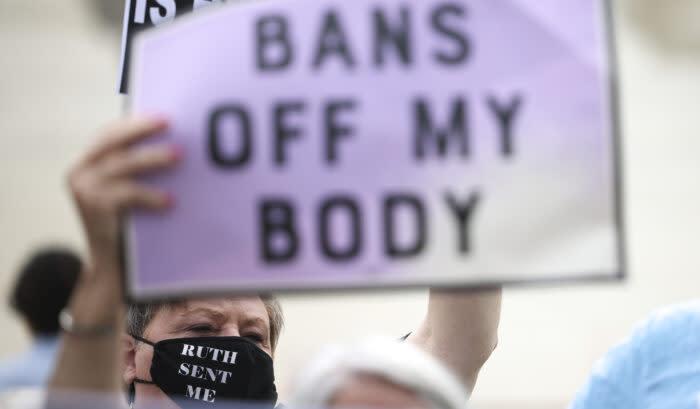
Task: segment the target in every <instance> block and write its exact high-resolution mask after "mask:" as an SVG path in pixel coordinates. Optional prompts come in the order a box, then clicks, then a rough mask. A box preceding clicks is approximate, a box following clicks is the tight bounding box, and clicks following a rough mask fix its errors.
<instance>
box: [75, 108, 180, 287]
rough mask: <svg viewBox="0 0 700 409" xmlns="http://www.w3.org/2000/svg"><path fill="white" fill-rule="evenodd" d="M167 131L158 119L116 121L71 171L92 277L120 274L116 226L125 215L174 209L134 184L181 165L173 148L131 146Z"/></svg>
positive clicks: (167, 200)
mask: <svg viewBox="0 0 700 409" xmlns="http://www.w3.org/2000/svg"><path fill="white" fill-rule="evenodd" d="M167 127H168V121H167V120H165V119H163V118H158V117H148V116H132V117H126V118H122V119H119V120H117V121H116V122H114V123H113V124H111V125H109V126H107V127H105V128H104V130H103V131H102V132H100V134H99V135H98V138H97V139H98V142H97V144H96V145H95V146H94V147H93V148H92V149H91V150H90V151H89V152H88V153H87V154H86V155H85V156H84V157H83V158H82V160H80V161H79V163H78V164H77V165H76V166H74V167H73V168H72V170H71V171H70V172H69V174H68V185H69V187H70V191H71V194H72V196H73V199H74V201H75V203H76V205H77V207H78V210H79V213H80V218H81V221H82V224H83V228H84V230H85V234H86V239H87V242H88V245H89V252H90V260H89V262H90V263H91V264H92V268H91V270H93V271H92V272H93V273H99V271H100V270H103V269H112V268H114V269H117V270H118V269H119V267H118V266H119V241H118V240H119V222H120V218H121V216H122V214H123V213H124V212H125V211H127V210H130V209H134V208H143V209H151V210H163V209H167V208H168V207H170V206H171V205H172V197H171V196H170V195H169V194H168V193H167V192H161V191H158V190H155V189H153V188H149V187H147V186H144V185H143V184H140V183H138V182H135V181H134V180H133V177H134V176H137V175H141V174H145V173H149V172H154V171H158V170H163V169H167V168H170V167H172V166H173V165H174V164H176V163H177V162H178V161H179V159H180V157H181V150H180V149H179V148H178V147H177V146H173V145H164V144H161V145H156V144H149V145H147V146H143V147H134V146H133V145H134V144H136V143H138V142H140V141H143V140H146V139H148V138H151V137H153V136H155V135H157V134H159V133H160V132H162V131H164V130H166V129H167Z"/></svg>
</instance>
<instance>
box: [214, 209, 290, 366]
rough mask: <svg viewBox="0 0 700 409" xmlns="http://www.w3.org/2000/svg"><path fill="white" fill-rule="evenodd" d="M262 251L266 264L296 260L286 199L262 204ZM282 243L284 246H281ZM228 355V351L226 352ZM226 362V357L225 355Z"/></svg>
mask: <svg viewBox="0 0 700 409" xmlns="http://www.w3.org/2000/svg"><path fill="white" fill-rule="evenodd" d="M259 208H260V219H259V220H260V233H261V234H260V249H261V258H262V260H263V261H264V262H266V263H285V262H289V261H292V260H294V258H295V257H296V255H297V252H298V250H299V236H298V234H297V230H296V228H295V219H294V217H295V211H294V207H293V205H292V203H291V202H290V201H288V200H285V199H266V200H263V201H262V202H261V204H260V207H259ZM280 242H282V245H280ZM225 352H227V353H228V351H225ZM224 361H226V355H224Z"/></svg>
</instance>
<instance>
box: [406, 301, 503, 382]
mask: <svg viewBox="0 0 700 409" xmlns="http://www.w3.org/2000/svg"><path fill="white" fill-rule="evenodd" d="M501 293H502V291H501V289H500V288H497V289H491V290H480V291H463V290H461V291H450V290H431V292H430V299H429V302H428V313H427V316H426V319H425V320H424V321H423V323H422V324H421V326H420V327H419V328H418V330H417V331H416V332H415V333H413V334H412V335H411V336H410V337H409V341H410V342H414V343H416V344H418V345H420V346H421V347H423V348H425V349H426V350H427V351H428V352H430V353H432V354H433V355H434V356H436V357H437V358H438V359H440V360H441V361H442V362H443V363H444V364H446V365H447V366H448V367H450V368H451V369H452V370H454V371H455V373H457V374H458V375H459V376H460V378H461V379H462V381H463V382H464V385H465V387H467V388H468V389H469V390H470V391H471V390H472V389H473V388H474V385H475V383H476V379H477V376H478V374H479V370H480V369H481V367H482V366H483V365H484V363H485V362H486V360H487V359H488V358H489V356H490V355H491V353H492V352H493V350H494V348H495V347H496V344H497V342H498V323H499V320H500V315H501Z"/></svg>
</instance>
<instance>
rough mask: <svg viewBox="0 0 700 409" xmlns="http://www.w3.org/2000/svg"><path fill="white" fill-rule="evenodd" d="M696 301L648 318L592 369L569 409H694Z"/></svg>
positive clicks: (699, 363)
mask: <svg viewBox="0 0 700 409" xmlns="http://www.w3.org/2000/svg"><path fill="white" fill-rule="evenodd" d="M699 395H700V300H696V301H692V302H688V303H685V304H680V305H676V306H673V307H670V308H666V309H663V310H659V311H657V312H655V313H653V314H652V315H651V316H650V317H649V318H648V319H647V321H645V322H644V323H643V324H641V325H639V326H638V327H637V328H636V329H635V330H634V331H633V332H632V334H631V335H630V336H629V337H628V338H627V339H625V340H624V341H622V342H621V343H620V344H618V345H616V346H614V347H613V348H612V349H610V351H608V353H607V354H606V355H605V357H603V359H601V360H600V361H599V362H597V363H596V364H595V366H594V367H593V371H592V373H591V376H590V379H589V380H588V382H587V383H586V385H585V386H584V387H583V388H581V390H580V391H579V392H578V394H577V395H576V397H575V398H574V401H573V402H572V403H571V405H570V406H569V409H618V408H619V409H652V408H653V409H698V407H699V406H698V396H699Z"/></svg>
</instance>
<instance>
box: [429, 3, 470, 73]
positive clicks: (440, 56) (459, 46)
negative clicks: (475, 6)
mask: <svg viewBox="0 0 700 409" xmlns="http://www.w3.org/2000/svg"><path fill="white" fill-rule="evenodd" d="M465 14H466V11H465V10H464V8H463V7H462V5H460V4H457V3H451V4H443V5H441V6H439V7H438V8H436V9H435V10H434V11H433V13H432V15H431V17H430V23H431V25H432V27H433V29H434V30H435V31H436V32H437V33H439V34H441V35H442V36H443V37H445V38H447V39H449V40H451V41H452V42H453V43H454V45H455V49H454V52H452V53H448V52H444V51H435V52H434V54H433V55H434V56H435V59H436V60H437V61H438V62H440V63H442V64H444V65H457V64H462V63H464V62H466V61H467V59H469V56H470V54H471V44H470V42H469V38H468V37H467V35H466V34H465V33H464V32H462V31H460V30H459V28H457V27H451V26H449V25H448V24H447V21H446V18H447V17H449V16H455V17H458V18H459V22H460V23H462V22H464V16H465Z"/></svg>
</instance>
